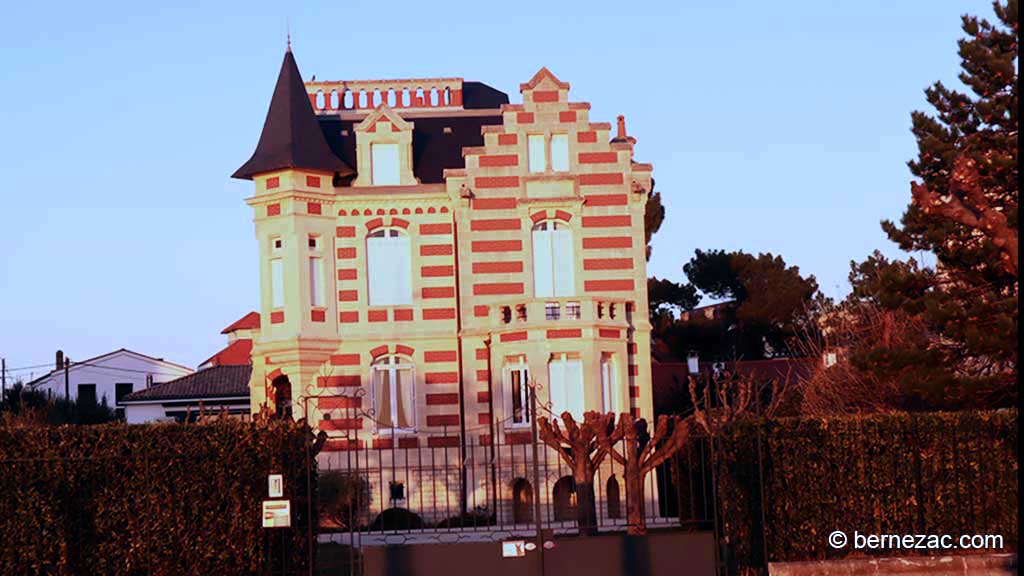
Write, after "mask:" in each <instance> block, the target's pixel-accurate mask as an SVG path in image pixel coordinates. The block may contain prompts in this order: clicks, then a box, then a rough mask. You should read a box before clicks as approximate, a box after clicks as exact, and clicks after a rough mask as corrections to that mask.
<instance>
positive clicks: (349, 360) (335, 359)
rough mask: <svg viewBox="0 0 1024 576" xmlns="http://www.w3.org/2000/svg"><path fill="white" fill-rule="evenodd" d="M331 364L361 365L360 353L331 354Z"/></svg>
mask: <svg viewBox="0 0 1024 576" xmlns="http://www.w3.org/2000/svg"><path fill="white" fill-rule="evenodd" d="M331 366H359V354H331Z"/></svg>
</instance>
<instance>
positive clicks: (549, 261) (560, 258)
mask: <svg viewBox="0 0 1024 576" xmlns="http://www.w3.org/2000/svg"><path fill="white" fill-rule="evenodd" d="M530 237H531V241H532V247H533V248H532V249H533V293H534V296H535V297H537V298H548V297H564V296H575V295H576V260H575V257H574V253H575V251H576V245H575V239H574V238H573V233H572V229H571V228H570V227H569V225H568V224H566V223H565V222H562V221H561V220H543V221H541V222H538V223H537V224H535V225H534V227H533V231H532V233H531V236H530Z"/></svg>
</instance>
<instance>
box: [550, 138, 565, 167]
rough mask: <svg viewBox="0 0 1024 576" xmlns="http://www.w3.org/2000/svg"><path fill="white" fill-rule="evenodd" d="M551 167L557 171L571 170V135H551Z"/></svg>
mask: <svg viewBox="0 0 1024 576" xmlns="http://www.w3.org/2000/svg"><path fill="white" fill-rule="evenodd" d="M551 169H552V170H554V171H555V172H568V171H569V135H568V134H552V135H551Z"/></svg>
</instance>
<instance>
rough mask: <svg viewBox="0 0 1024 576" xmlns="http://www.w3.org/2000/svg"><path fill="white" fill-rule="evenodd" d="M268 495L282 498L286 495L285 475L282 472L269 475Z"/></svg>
mask: <svg viewBox="0 0 1024 576" xmlns="http://www.w3.org/2000/svg"><path fill="white" fill-rule="evenodd" d="M267 492H268V494H267V496H269V497H270V498H280V497H281V496H284V476H283V475H281V474H271V475H269V476H267Z"/></svg>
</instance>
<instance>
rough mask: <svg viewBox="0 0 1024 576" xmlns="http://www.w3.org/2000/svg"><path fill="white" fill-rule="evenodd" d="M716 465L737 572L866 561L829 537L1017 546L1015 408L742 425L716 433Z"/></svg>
mask: <svg viewBox="0 0 1024 576" xmlns="http://www.w3.org/2000/svg"><path fill="white" fill-rule="evenodd" d="M759 441H760V450H758V444H759ZM717 456H718V463H717V471H718V477H719V488H720V498H721V500H720V502H721V507H722V508H721V512H722V521H723V532H724V534H725V537H726V539H727V543H728V557H727V560H728V561H729V563H730V564H731V565H732V566H733V568H734V570H735V571H737V572H744V571H747V570H748V569H754V570H755V571H756V569H757V568H758V567H763V566H764V558H763V556H764V550H765V548H767V553H768V560H769V561H771V562H780V561H799V560H822V559H831V558H838V557H846V556H851V555H864V554H870V553H871V552H867V551H856V550H852V545H847V546H846V547H845V548H843V549H839V550H836V549H833V548H832V547H830V546H829V545H828V543H827V538H828V535H829V534H830V533H831V532H832V531H834V530H843V531H844V532H846V533H847V535H848V536H850V537H851V541H852V535H853V532H854V531H855V530H856V531H859V532H860V533H861V534H936V535H942V534H949V535H952V536H954V537H958V536H959V535H962V534H972V535H973V534H1000V535H1002V536H1003V539H1004V542H1005V545H1006V547H1007V548H1008V549H1014V550H1015V549H1016V547H1017V467H1018V463H1017V412H1016V410H1002V411H997V412H958V413H931V414H897V415H874V416H867V417H848V418H840V419H832V420H815V419H779V420H765V421H760V422H744V423H740V424H737V425H735V426H733V427H731V428H730V429H728V430H727V431H726V432H725V433H724V434H723V436H722V438H721V442H720V444H719V449H718V455H717ZM761 478H763V483H761V482H760V481H759V479H761ZM762 493H763V502H764V512H763V514H764V523H763V525H764V530H763V531H762V530H761V529H760V528H761V526H762V523H761V515H762V511H761V504H762ZM873 553H874V554H877V555H899V554H921V553H925V552H920V551H902V552H901V551H899V550H884V551H882V550H879V551H876V552H873ZM931 553H932V554H936V553H941V552H939V551H932V552H931ZM744 568H745V569H744Z"/></svg>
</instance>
